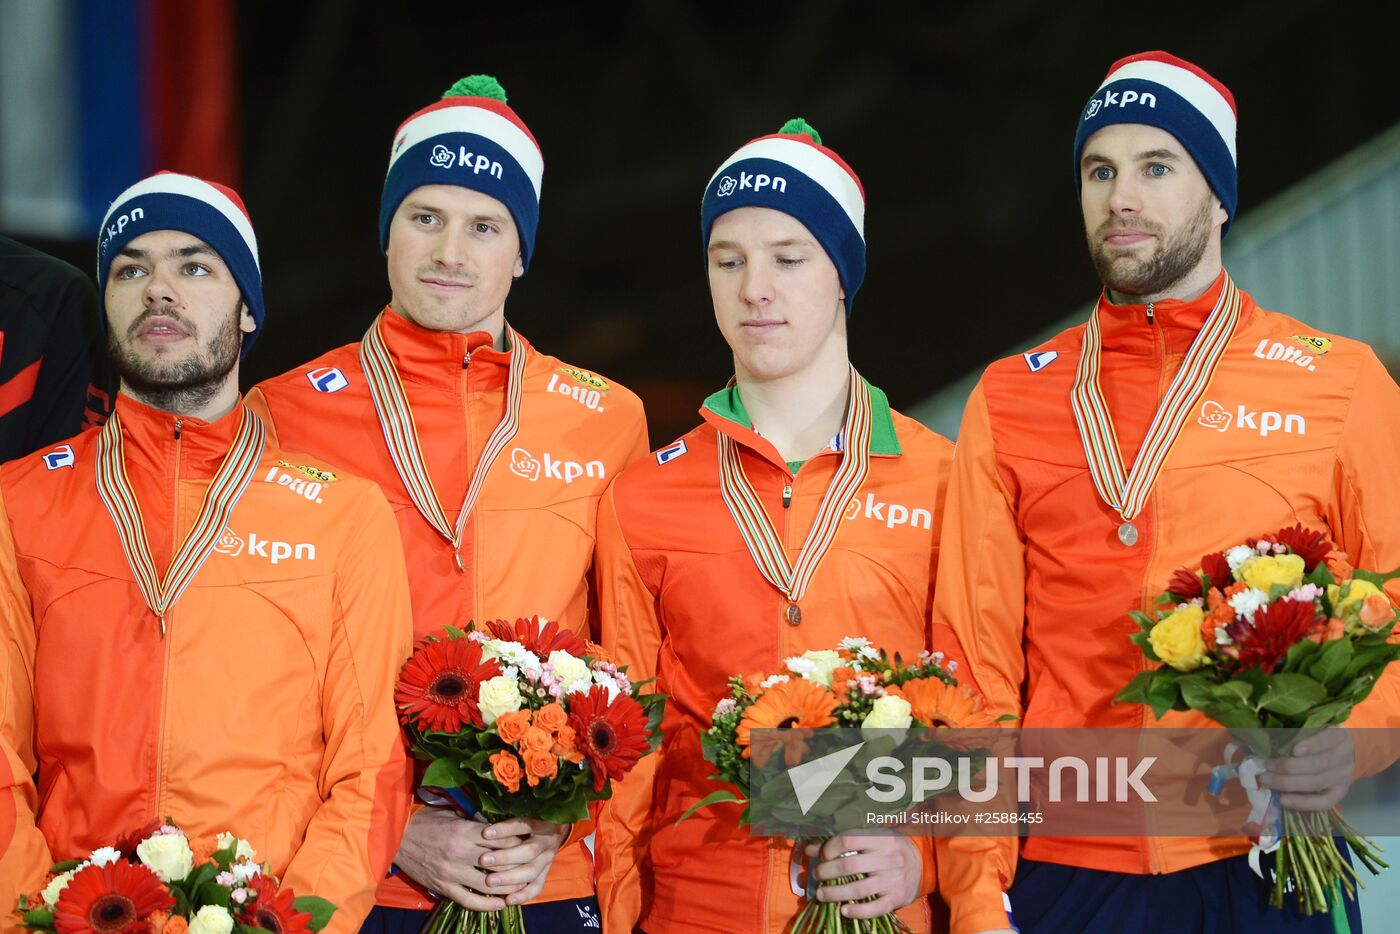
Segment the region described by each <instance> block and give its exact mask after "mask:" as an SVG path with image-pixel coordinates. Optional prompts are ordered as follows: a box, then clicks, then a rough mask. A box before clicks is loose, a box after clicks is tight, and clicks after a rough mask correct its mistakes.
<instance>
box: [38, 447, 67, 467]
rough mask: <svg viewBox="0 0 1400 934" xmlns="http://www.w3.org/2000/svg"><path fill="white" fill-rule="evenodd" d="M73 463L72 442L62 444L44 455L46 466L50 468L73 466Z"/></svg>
mask: <svg viewBox="0 0 1400 934" xmlns="http://www.w3.org/2000/svg"><path fill="white" fill-rule="evenodd" d="M73 463H74V459H73V446H72V445H71V444H64V445H60V446H59V447H56V448H54V449H53V450H52V451H50V452H49V453H47V454H45V455H44V466H45V467H47V468H49V469H50V470H59V469H61V468H63V467H72V466H73Z"/></svg>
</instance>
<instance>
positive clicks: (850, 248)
mask: <svg viewBox="0 0 1400 934" xmlns="http://www.w3.org/2000/svg"><path fill="white" fill-rule="evenodd" d="M749 207H759V208H772V209H773V210H775V211H782V212H783V213H784V214H788V215H791V216H792V217H794V218H796V219H797V220H798V221H800V222H801V223H802V225H803V226H805V227H806V228H807V229H808V230H809V231H811V232H812V236H813V237H815V238H816V239H817V242H818V243H820V244H821V246H822V249H824V250H825V251H826V255H827V256H829V257H830V258H831V262H832V264H833V265H835V266H836V272H837V274H838V275H839V276H840V277H841V288H842V290H843V291H844V292H845V293H846V314H848V315H849V314H850V313H851V304H852V302H853V301H854V300H855V296H856V291H857V290H858V289H859V288H860V284H861V282H863V281H864V280H865V191H864V189H862V188H861V185H860V179H859V178H857V177H856V173H855V172H854V171H852V170H851V167H850V166H849V165H847V164H846V162H845V160H844V159H842V158H841V157H840V156H838V155H837V154H836V153H835V152H834V151H832V150H831V149H828V148H827V147H826V146H823V145H822V138H821V136H820V135H819V134H818V133H817V131H816V130H815V129H813V127H812V125H811V124H810V123H808V122H807V121H806V120H803V119H802V118H801V117H798V118H796V119H793V120H789V121H788V122H787V123H784V124H783V126H782V129H780V130H779V131H778V132H777V133H774V134H772V135H770V136H760V137H759V138H758V139H755V140H750V141H749V142H747V143H745V144H744V145H743V146H741V147H740V148H739V150H738V152H736V153H734V155H732V156H730V157H729V158H728V159H726V160H725V162H724V164H723V165H721V166H720V167H719V169H718V170H717V171H716V172H715V174H714V175H713V176H711V177H710V182H709V184H708V185H706V186H705V197H704V198H703V199H702V200H701V202H700V241H701V248H702V249H705V250H708V248H709V245H710V231H711V229H713V227H714V225H715V220H716V219H717V218H719V217H720V215H722V214H727V213H728V212H730V211H733V210H734V209H735V208H749Z"/></svg>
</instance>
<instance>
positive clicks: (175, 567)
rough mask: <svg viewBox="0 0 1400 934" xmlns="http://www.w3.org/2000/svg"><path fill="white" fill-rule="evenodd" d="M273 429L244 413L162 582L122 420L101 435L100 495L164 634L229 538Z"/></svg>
mask: <svg viewBox="0 0 1400 934" xmlns="http://www.w3.org/2000/svg"><path fill="white" fill-rule="evenodd" d="M266 440H267V429H266V428H264V427H263V423H262V420H261V419H259V418H258V416H257V415H255V414H254V413H253V412H251V411H249V410H248V409H246V408H245V409H243V410H242V419H241V421H240V422H239V424H238V434H237V436H236V437H235V438H234V441H233V446H232V447H230V448H229V451H228V453H227V454H225V455H224V460H223V463H221V464H220V465H219V469H218V471H217V472H216V473H215V474H214V479H213V480H211V481H210V483H209V489H208V490H206V491H205V493H204V503H203V504H202V505H201V506H200V507H199V515H198V516H196V517H195V520H194V525H192V526H191V527H190V530H189V531H188V532H186V533H185V539H184V541H183V542H181V543H180V547H179V548H178V549H176V551H175V556H174V558H172V559H171V561H170V568H169V570H167V571H166V573H165V579H164V580H161V578H160V576H159V575H158V574H157V573H156V568H155V562H154V561H153V560H151V547H150V543H149V542H148V540H147V538H146V526H145V523H144V521H143V520H142V518H141V506H140V504H139V503H137V501H136V493H135V491H134V490H132V488H131V481H130V480H129V479H128V478H127V475H126V458H125V455H124V454H123V451H122V432H121V417H120V416H119V415H118V414H117V413H116V412H113V413H112V417H111V418H109V419H107V424H106V425H104V426H103V427H102V431H101V432H100V433H99V434H98V436H97V471H96V475H97V493H98V495H99V496H101V497H102V502H104V503H105V504H106V505H107V511H108V512H109V513H110V514H111V516H112V522H114V523H115V524H116V526H117V536H118V538H120V539H121V543H122V551H124V552H125V553H126V561H127V564H128V565H129V566H130V567H131V573H132V574H133V575H134V576H135V577H136V586H137V587H139V588H140V589H141V596H142V597H144V598H145V601H146V606H147V607H148V608H149V609H150V611H151V612H152V613H154V614H155V615H156V617H157V618H158V619H159V620H160V634H161V635H162V636H164V635H165V614H166V613H167V612H169V610H170V608H171V607H172V606H174V605H175V603H176V601H178V600H179V599H180V595H181V594H183V593H184V592H185V588H187V587H189V585H190V582H191V581H192V580H194V576H195V575H196V574H198V573H199V569H200V568H201V567H203V566H204V562H205V561H206V560H207V559H208V558H209V552H211V551H212V550H213V549H214V546H215V545H216V544H217V543H218V541H219V538H220V537H221V536H222V535H223V534H224V527H225V526H226V525H227V524H228V518H229V515H230V514H231V513H232V512H233V507H234V506H235V505H237V503H238V500H239V497H241V496H242V495H243V491H244V490H245V489H247V487H248V481H249V480H251V479H252V478H253V471H254V470H255V469H256V468H257V466H258V461H259V460H260V459H261V458H262V453H263V445H264V443H265V442H266Z"/></svg>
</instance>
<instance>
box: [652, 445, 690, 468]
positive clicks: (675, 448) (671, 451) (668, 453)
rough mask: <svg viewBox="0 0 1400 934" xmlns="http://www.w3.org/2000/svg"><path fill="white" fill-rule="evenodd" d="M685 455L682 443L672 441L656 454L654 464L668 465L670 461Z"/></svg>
mask: <svg viewBox="0 0 1400 934" xmlns="http://www.w3.org/2000/svg"><path fill="white" fill-rule="evenodd" d="M684 453H685V442H684V441H673V442H671V443H670V444H668V445H666V446H665V447H664V448H662V449H661V450H659V451H657V452H656V462H657V463H658V464H669V463H670V462H671V461H673V460H675V459H676V458H678V457H680V456H681V455H682V454H684Z"/></svg>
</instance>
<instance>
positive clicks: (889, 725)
mask: <svg viewBox="0 0 1400 934" xmlns="http://www.w3.org/2000/svg"><path fill="white" fill-rule="evenodd" d="M913 722H914V713H913V708H912V707H910V706H909V702H908V701H907V700H905V699H904V698H902V697H896V696H894V695H893V694H886V695H885V696H884V697H877V698H875V704H874V706H872V707H871V708H870V713H868V714H866V715H865V719H864V720H862V721H861V722H860V725H861V727H862V728H864V729H885V730H902V729H906V728H907V727H908V726H909V725H910V724H912V723H913Z"/></svg>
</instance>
